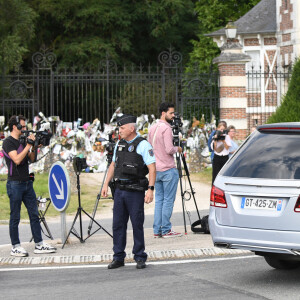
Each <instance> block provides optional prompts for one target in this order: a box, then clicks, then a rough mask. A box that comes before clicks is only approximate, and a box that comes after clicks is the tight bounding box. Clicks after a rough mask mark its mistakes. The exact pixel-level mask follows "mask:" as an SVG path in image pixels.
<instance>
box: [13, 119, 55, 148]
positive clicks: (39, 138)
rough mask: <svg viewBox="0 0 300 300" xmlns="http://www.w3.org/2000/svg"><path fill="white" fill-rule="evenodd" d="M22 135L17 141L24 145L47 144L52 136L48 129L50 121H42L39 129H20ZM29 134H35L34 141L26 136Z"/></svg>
mask: <svg viewBox="0 0 300 300" xmlns="http://www.w3.org/2000/svg"><path fill="white" fill-rule="evenodd" d="M21 132H22V133H23V135H21V136H20V138H19V141H20V143H21V144H22V145H23V146H25V145H26V143H28V144H30V145H32V146H36V147H37V146H39V145H42V146H49V144H50V139H51V137H52V133H51V131H50V123H49V122H46V123H43V124H42V125H41V127H40V129H39V131H34V130H22V131H21ZM30 134H35V141H33V140H31V139H29V138H28V136H29V135H30Z"/></svg>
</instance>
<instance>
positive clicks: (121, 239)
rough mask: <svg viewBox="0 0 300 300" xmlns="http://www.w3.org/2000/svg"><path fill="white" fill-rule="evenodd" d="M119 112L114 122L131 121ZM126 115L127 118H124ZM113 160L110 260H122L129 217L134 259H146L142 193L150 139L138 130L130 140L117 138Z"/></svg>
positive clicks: (150, 153) (150, 154)
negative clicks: (112, 255)
mask: <svg viewBox="0 0 300 300" xmlns="http://www.w3.org/2000/svg"><path fill="white" fill-rule="evenodd" d="M130 117H131V118H132V119H128V116H126V115H125V116H123V117H121V118H120V119H119V121H118V125H119V126H121V125H124V124H127V123H135V120H136V118H135V117H133V116H130ZM126 118H127V119H126ZM113 162H114V163H115V169H114V181H115V187H116V189H115V193H114V207H113V243H114V246H113V251H114V260H116V261H120V262H122V261H124V259H125V256H126V253H125V247H126V231H127V223H128V219H129V217H130V220H131V223H132V229H133V239H134V245H133V250H132V253H133V254H134V259H135V261H144V262H145V261H146V260H147V254H146V253H145V241H144V219H145V217H144V197H145V191H146V190H147V189H148V180H147V178H146V175H147V174H148V167H147V165H150V164H152V163H155V158H154V154H153V149H152V147H151V145H150V143H148V142H147V140H145V139H144V138H142V137H141V136H140V135H139V134H138V135H137V136H136V137H135V138H134V139H133V140H131V141H126V140H124V139H122V140H120V141H119V142H118V143H117V144H116V146H115V149H114V155H113Z"/></svg>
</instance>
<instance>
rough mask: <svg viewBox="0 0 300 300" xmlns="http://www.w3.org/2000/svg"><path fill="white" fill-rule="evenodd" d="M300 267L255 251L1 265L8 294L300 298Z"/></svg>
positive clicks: (0, 281) (2, 286) (24, 296)
mask: <svg viewBox="0 0 300 300" xmlns="http://www.w3.org/2000/svg"><path fill="white" fill-rule="evenodd" d="M299 276H300V269H298V270H293V271H278V270H274V269H272V268H271V267H269V266H268V265H267V264H266V263H265V261H264V259H263V258H261V257H256V256H253V255H250V256H246V257H241V256H236V257H217V258H206V259H197V260H193V261H189V262H184V261H167V262H153V263H148V266H147V268H146V269H144V270H137V269H136V268H135V264H130V265H126V266H125V267H123V268H120V269H116V270H107V268H106V265H84V266H68V267H61V266H60V267H49V268H45V267H39V268H34V269H33V268H20V267H19V268H8V267H7V268H4V267H2V268H0V290H1V298H3V299H37V298H41V299H59V298H64V299H83V298H84V299H141V298H142V299H159V300H162V299H173V300H174V299H299V288H298V285H299Z"/></svg>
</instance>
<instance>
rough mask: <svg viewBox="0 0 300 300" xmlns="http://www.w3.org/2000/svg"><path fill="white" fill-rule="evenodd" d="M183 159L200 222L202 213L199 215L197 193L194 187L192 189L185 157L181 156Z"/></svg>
mask: <svg viewBox="0 0 300 300" xmlns="http://www.w3.org/2000/svg"><path fill="white" fill-rule="evenodd" d="M181 159H182V163H183V167H184V170H185V174H186V177H187V178H188V182H189V185H190V189H191V193H192V195H193V199H194V203H195V207H196V211H197V214H198V218H199V220H201V217H200V213H199V209H198V206H197V202H196V198H195V192H194V189H193V187H192V183H191V179H190V173H189V169H188V167H187V164H186V160H185V157H184V155H181Z"/></svg>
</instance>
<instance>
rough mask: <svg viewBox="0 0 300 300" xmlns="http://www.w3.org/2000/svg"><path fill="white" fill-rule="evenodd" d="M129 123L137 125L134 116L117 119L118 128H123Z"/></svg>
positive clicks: (123, 116)
mask: <svg viewBox="0 0 300 300" xmlns="http://www.w3.org/2000/svg"><path fill="white" fill-rule="evenodd" d="M128 123H136V117H135V116H132V115H122V116H121V117H120V118H118V119H117V124H118V126H122V125H125V124H128Z"/></svg>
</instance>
